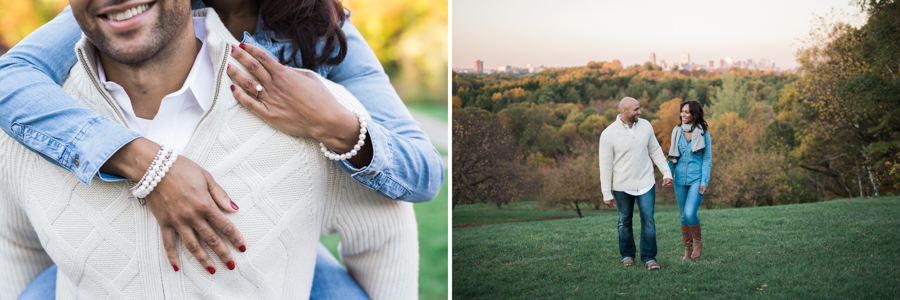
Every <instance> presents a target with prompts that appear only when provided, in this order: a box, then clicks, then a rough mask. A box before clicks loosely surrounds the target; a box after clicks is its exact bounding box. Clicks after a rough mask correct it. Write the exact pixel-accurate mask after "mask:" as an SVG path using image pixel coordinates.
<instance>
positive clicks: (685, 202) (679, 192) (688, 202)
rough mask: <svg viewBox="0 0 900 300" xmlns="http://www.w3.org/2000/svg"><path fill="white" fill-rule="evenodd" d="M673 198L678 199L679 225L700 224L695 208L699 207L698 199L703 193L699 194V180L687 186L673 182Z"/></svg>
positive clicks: (701, 198)
mask: <svg viewBox="0 0 900 300" xmlns="http://www.w3.org/2000/svg"><path fill="white" fill-rule="evenodd" d="M675 199H676V200H678V213H680V214H681V225H691V226H694V225H697V224H700V218H697V208H699V207H700V201H701V200H703V195H700V180H697V181H695V182H694V184H691V185H689V186H684V185H680V184H677V183H676V184H675Z"/></svg>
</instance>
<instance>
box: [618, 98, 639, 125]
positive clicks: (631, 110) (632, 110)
mask: <svg viewBox="0 0 900 300" xmlns="http://www.w3.org/2000/svg"><path fill="white" fill-rule="evenodd" d="M621 113H622V120H625V121H627V122H629V123H635V122H637V120H638V117H640V116H641V104H640V103H637V101H634V103H632V104H631V105H629V106H628V107H625V108H624V109H622V112H621Z"/></svg>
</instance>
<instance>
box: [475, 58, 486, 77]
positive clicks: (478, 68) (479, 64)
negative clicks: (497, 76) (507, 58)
mask: <svg viewBox="0 0 900 300" xmlns="http://www.w3.org/2000/svg"><path fill="white" fill-rule="evenodd" d="M481 73H484V62H483V61H481V60H476V61H475V74H481Z"/></svg>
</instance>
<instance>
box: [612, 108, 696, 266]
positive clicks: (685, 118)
mask: <svg viewBox="0 0 900 300" xmlns="http://www.w3.org/2000/svg"><path fill="white" fill-rule="evenodd" d="M679 107H680V110H681V111H680V115H681V124H680V125H678V126H675V128H673V129H672V142H671V145H670V148H669V156H668V162H667V161H666V157H665V156H664V155H663V152H662V150H661V148H660V146H659V143H658V142H657V141H656V136H655V135H654V134H653V126H652V125H650V122H648V121H647V120H644V119H640V118H638V117H639V116H640V115H641V105H640V103H638V101H637V100H635V99H634V98H631V97H626V98H624V99H622V101H621V102H619V111H620V115H619V116H618V117H617V118H616V121H615V122H613V124H611V125H609V127H607V128H606V129H605V130H603V133H602V134H601V135H600V151H599V152H600V183H601V189H602V190H603V201H604V202H605V203H606V205H607V206H609V207H617V209H618V211H619V224H618V227H619V252H620V253H621V255H622V263H623V264H624V265H626V266H629V265H632V264H634V258H635V246H634V233H633V230H632V225H631V220H632V214H633V210H634V203H635V202H637V205H638V209H640V214H641V262H642V263H643V264H644V265H645V266H646V267H647V269H648V270H656V269H659V263H658V262H657V261H656V222H655V221H654V219H653V210H654V204H655V201H656V187H655V183H656V179H654V177H653V164H656V166H657V168H659V170H660V171H661V172H662V173H663V186H664V187H673V186H674V188H675V197H676V198H677V200H678V212H679V213H680V214H681V236H682V239H683V241H684V257H683V258H682V259H683V260H686V259H697V258H699V257H700V253H701V251H702V247H703V244H702V242H701V234H700V219H698V218H697V208H698V207H699V206H700V200H701V199H703V194H704V193H706V189H707V186H709V174H710V173H709V171H710V167H711V166H712V150H711V147H710V146H711V144H710V137H709V132H707V129H708V126H707V124H706V121H705V120H704V119H703V108H702V107H701V106H700V103H698V102H697V101H684V102H682V103H681V105H680V106H679ZM651 160H652V163H651ZM672 170H674V175H675V176H674V178H673V176H672V175H673V172H672Z"/></svg>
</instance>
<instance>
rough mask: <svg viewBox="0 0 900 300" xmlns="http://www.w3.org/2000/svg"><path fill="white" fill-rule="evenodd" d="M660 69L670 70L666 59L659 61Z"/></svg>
mask: <svg viewBox="0 0 900 300" xmlns="http://www.w3.org/2000/svg"><path fill="white" fill-rule="evenodd" d="M659 67H660V68H662V69H663V70H667V71H668V70H669V65H667V64H666V60H665V59H663V60H660V61H659Z"/></svg>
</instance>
